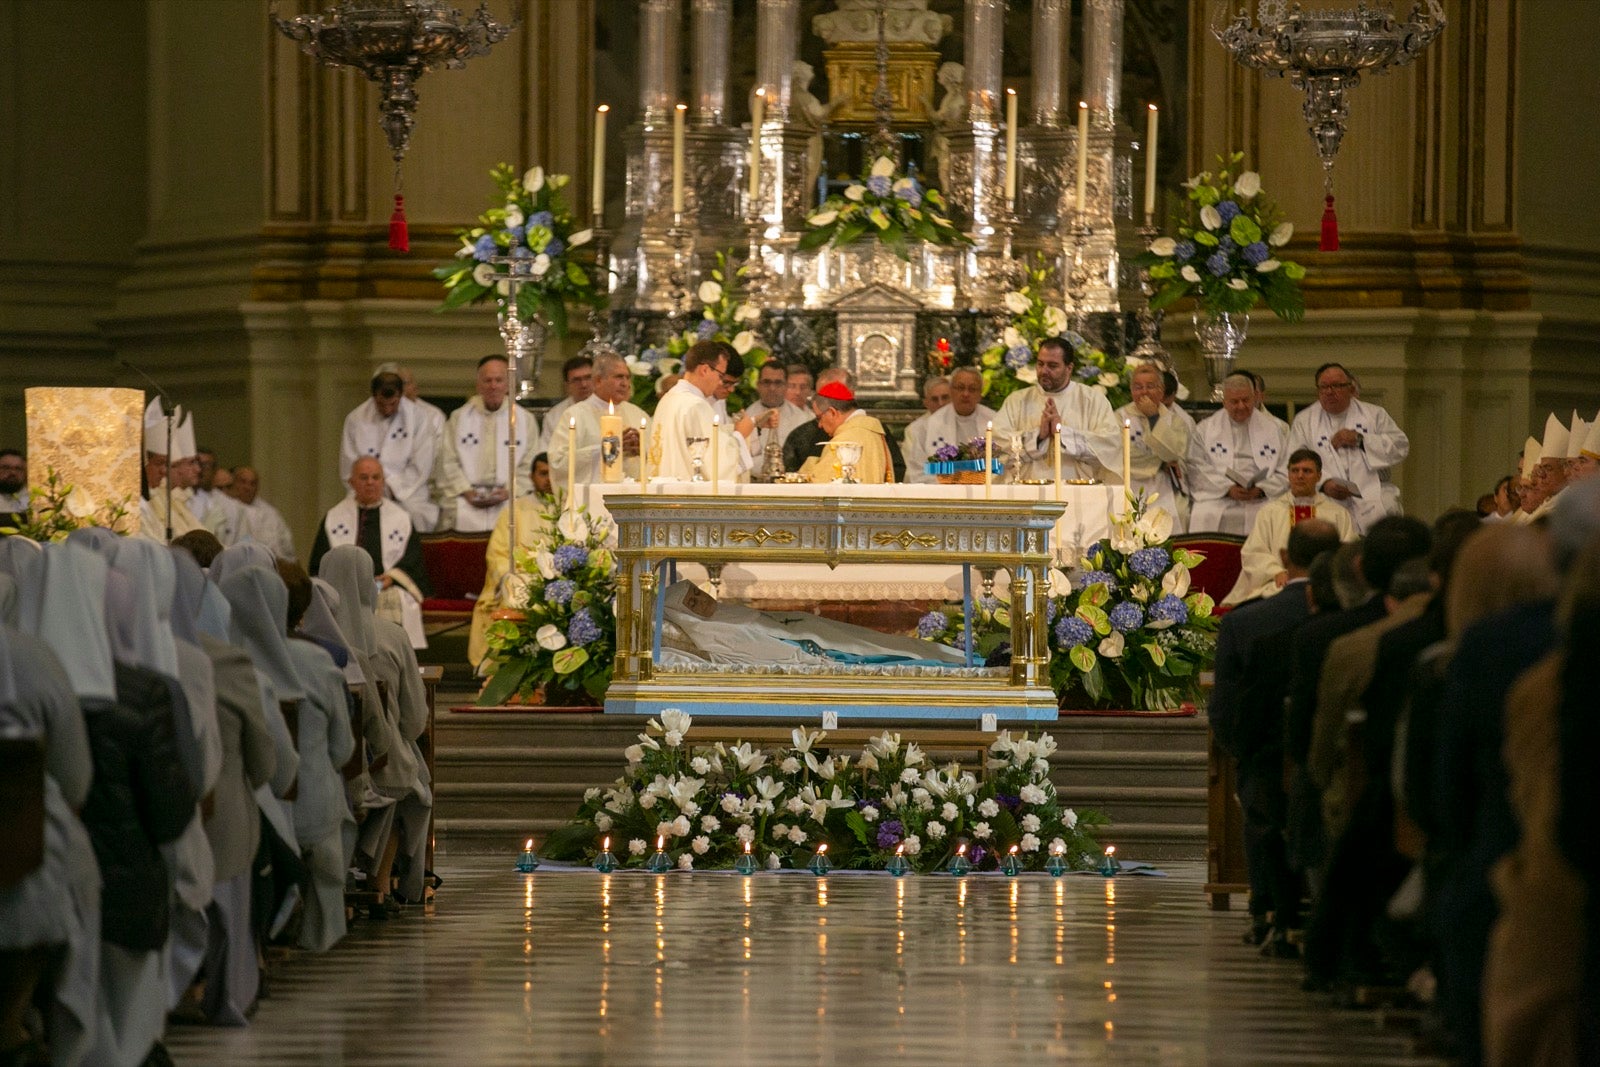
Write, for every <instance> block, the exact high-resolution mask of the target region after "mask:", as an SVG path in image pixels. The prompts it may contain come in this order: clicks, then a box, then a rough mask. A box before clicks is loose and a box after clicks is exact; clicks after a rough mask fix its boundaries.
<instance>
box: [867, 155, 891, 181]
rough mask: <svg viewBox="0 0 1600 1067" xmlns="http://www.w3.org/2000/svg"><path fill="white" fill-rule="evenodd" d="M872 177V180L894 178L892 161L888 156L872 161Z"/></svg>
mask: <svg viewBox="0 0 1600 1067" xmlns="http://www.w3.org/2000/svg"><path fill="white" fill-rule="evenodd" d="M872 176H873V177H874V178H889V177H893V176H894V160H892V159H890V158H889V157H888V156H879V157H878V158H877V159H875V160H873V161H872Z"/></svg>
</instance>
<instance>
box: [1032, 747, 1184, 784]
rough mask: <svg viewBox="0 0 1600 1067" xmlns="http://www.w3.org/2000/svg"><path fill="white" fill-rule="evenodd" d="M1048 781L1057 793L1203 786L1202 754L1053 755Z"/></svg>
mask: <svg viewBox="0 0 1600 1067" xmlns="http://www.w3.org/2000/svg"><path fill="white" fill-rule="evenodd" d="M1050 763H1051V771H1050V780H1051V781H1053V782H1054V783H1055V785H1056V789H1057V790H1063V789H1068V788H1071V789H1080V790H1081V789H1089V788H1092V787H1095V786H1120V785H1139V786H1192V785H1194V784H1195V783H1196V782H1204V781H1205V775H1206V753H1205V752H1204V750H1199V751H1195V752H1118V751H1103V752H1096V751H1079V752H1065V753H1063V752H1057V753H1056V754H1055V756H1054V757H1052V758H1051V761H1050Z"/></svg>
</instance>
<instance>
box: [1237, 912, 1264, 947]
mask: <svg viewBox="0 0 1600 1067" xmlns="http://www.w3.org/2000/svg"><path fill="white" fill-rule="evenodd" d="M1270 933H1272V924H1271V923H1269V922H1267V920H1265V919H1257V918H1251V920H1250V929H1248V930H1246V931H1245V932H1244V936H1243V937H1242V938H1240V940H1242V941H1243V942H1244V943H1245V944H1247V945H1259V944H1261V943H1262V942H1263V941H1265V940H1266V939H1267V935H1268V934H1270Z"/></svg>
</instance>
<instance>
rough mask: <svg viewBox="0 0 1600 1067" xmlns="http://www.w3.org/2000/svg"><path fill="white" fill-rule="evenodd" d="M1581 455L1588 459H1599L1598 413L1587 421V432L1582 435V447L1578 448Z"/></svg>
mask: <svg viewBox="0 0 1600 1067" xmlns="http://www.w3.org/2000/svg"><path fill="white" fill-rule="evenodd" d="M1578 451H1579V453H1580V454H1581V455H1585V456H1588V457H1589V458H1590V459H1600V415H1596V416H1595V417H1594V421H1593V422H1591V423H1589V432H1588V433H1586V434H1584V436H1583V447H1581V448H1580V449H1579V450H1578Z"/></svg>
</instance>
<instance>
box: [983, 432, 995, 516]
mask: <svg viewBox="0 0 1600 1067" xmlns="http://www.w3.org/2000/svg"><path fill="white" fill-rule="evenodd" d="M993 467H994V420H993V419H990V420H989V422H988V424H987V425H985V426H984V428H983V498H984V499H985V500H988V499H989V489H990V486H991V485H992V484H993V482H994V470H993Z"/></svg>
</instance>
